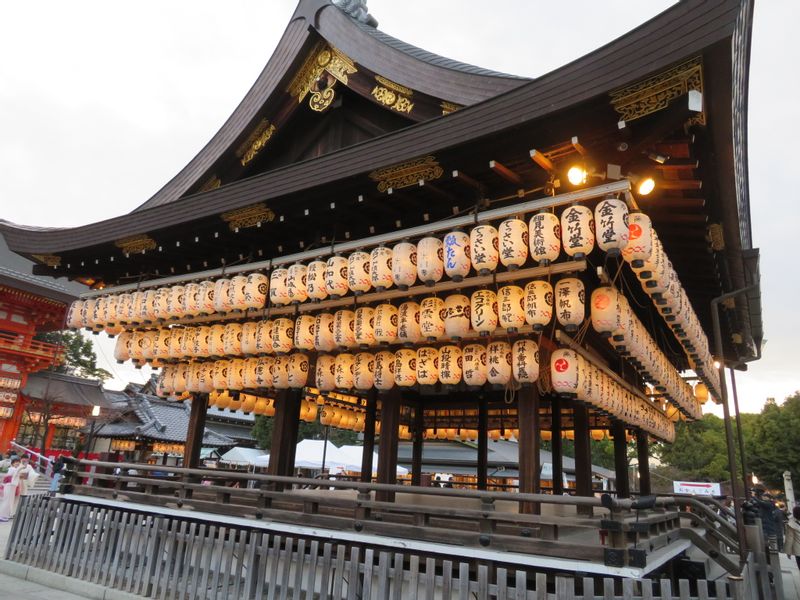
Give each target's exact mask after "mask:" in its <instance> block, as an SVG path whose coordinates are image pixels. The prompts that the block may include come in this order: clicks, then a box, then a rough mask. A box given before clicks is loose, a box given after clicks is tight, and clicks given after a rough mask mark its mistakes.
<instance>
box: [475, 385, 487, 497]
mask: <svg viewBox="0 0 800 600" xmlns="http://www.w3.org/2000/svg"><path fill="white" fill-rule="evenodd" d="M488 470H489V405H488V402H487V401H486V398H481V399H480V400H478V465H477V474H478V489H479V490H485V489H486V483H487V476H486V475H487V472H488Z"/></svg>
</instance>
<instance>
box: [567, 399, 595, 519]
mask: <svg viewBox="0 0 800 600" xmlns="http://www.w3.org/2000/svg"><path fill="white" fill-rule="evenodd" d="M572 421H573V423H574V426H575V494H576V495H577V496H591V495H592V449H591V446H590V443H589V439H590V438H589V410H588V409H587V408H586V406H585V405H583V404H580V403H578V402H574V403H573V405H572ZM578 513H579V514H582V515H591V514H592V507H591V506H579V507H578Z"/></svg>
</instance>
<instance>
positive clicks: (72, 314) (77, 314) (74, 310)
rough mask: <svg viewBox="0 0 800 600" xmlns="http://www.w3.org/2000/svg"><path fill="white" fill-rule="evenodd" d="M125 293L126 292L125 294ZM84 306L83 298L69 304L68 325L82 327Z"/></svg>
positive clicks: (72, 327)
mask: <svg viewBox="0 0 800 600" xmlns="http://www.w3.org/2000/svg"><path fill="white" fill-rule="evenodd" d="M123 295H124V294H123ZM82 307H83V301H82V300H75V301H74V302H73V303H72V304H70V305H69V312H68V313H67V327H69V328H70V329H80V328H81V327H82V325H83V323H82V321H81V308H82Z"/></svg>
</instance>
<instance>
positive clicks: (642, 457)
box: [636, 429, 653, 496]
mask: <svg viewBox="0 0 800 600" xmlns="http://www.w3.org/2000/svg"><path fill="white" fill-rule="evenodd" d="M636 454H637V455H638V457H639V495H641V496H649V495H650V494H652V493H653V492H652V491H651V490H652V488H651V487H650V449H649V447H648V444H647V433H646V432H644V431H642V430H641V429H637V430H636Z"/></svg>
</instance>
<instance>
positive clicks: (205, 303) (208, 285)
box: [200, 280, 217, 315]
mask: <svg viewBox="0 0 800 600" xmlns="http://www.w3.org/2000/svg"><path fill="white" fill-rule="evenodd" d="M216 287H217V284H216V282H214V281H211V280H206V281H201V282H200V306H201V307H202V309H203V312H202V313H200V314H204V315H210V314H212V313H213V312H214V292H215V290H216Z"/></svg>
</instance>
